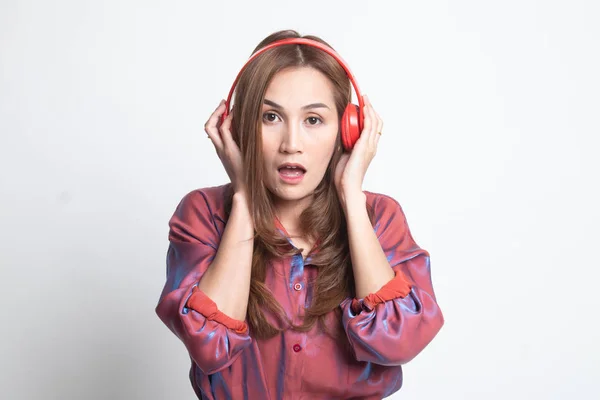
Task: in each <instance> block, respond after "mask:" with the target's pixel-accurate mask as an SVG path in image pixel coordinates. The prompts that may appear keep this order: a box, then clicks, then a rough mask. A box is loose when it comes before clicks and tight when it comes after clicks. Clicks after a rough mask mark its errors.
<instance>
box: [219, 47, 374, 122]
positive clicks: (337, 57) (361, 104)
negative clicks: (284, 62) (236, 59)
mask: <svg viewBox="0 0 600 400" xmlns="http://www.w3.org/2000/svg"><path fill="white" fill-rule="evenodd" d="M286 44H304V45H307V46H311V47H315V48H317V49H319V50H322V51H324V52H325V53H327V54H329V55H330V56H332V57H333V58H334V59H335V60H336V61H337V62H338V64H340V66H341V67H342V68H344V71H346V75H347V76H348V78H349V79H350V83H352V86H354V91H355V92H356V97H357V98H358V105H359V107H360V108H359V110H360V113H359V114H360V115H361V118H359V125H360V127H361V129H362V125H363V121H362V120H363V118H362V110H363V107H364V102H363V98H362V95H361V94H360V89H359V88H358V84H357V83H356V79H355V78H354V75H353V74H352V72H351V71H350V68H349V67H348V64H346V62H345V61H344V60H343V59H342V57H341V56H340V55H339V54H337V53H336V52H335V51H334V50H333V49H332V48H331V47H329V46H327V45H324V44H323V43H321V42H317V41H316V40H312V39H307V38H287V39H281V40H277V41H275V42H273V43H269V44H268V45H266V46H265V47H262V48H260V49H259V50H257V51H256V52H255V53H254V54H252V56H250V58H249V59H248V61H246V63H245V64H244V66H243V67H242V69H241V70H240V72H239V73H238V74H237V76H236V78H235V81H234V82H233V85H232V86H231V89H230V90H229V95H228V96H227V100H226V102H225V112H224V113H223V117H222V120H225V118H227V115H228V114H229V107H230V102H231V97H232V96H233V92H234V90H235V87H236V85H237V82H238V80H239V79H240V76H241V75H242V72H244V70H245V69H246V66H247V65H248V64H249V63H250V62H251V61H252V60H254V59H255V58H256V57H258V56H259V55H261V54H262V53H264V52H265V51H267V50H269V49H272V48H273V47H278V46H283V45H286Z"/></svg>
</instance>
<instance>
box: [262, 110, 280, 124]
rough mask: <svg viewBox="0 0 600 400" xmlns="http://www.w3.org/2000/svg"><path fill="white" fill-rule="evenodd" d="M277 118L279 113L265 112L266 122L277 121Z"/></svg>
mask: <svg viewBox="0 0 600 400" xmlns="http://www.w3.org/2000/svg"><path fill="white" fill-rule="evenodd" d="M277 118H278V117H277V114H274V113H272V112H266V113H264V114H263V120H264V121H266V122H275V121H276V120H277Z"/></svg>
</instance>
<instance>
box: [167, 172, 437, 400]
mask: <svg viewBox="0 0 600 400" xmlns="http://www.w3.org/2000/svg"><path fill="white" fill-rule="evenodd" d="M228 185H230V184H228ZM228 185H223V186H217V187H209V188H203V189H197V190H194V191H191V192H189V193H188V194H186V195H185V196H184V197H183V198H182V200H181V201H180V203H179V204H178V206H177V207H176V210H175V212H174V214H173V216H172V218H171V219H170V221H169V236H168V238H169V245H168V250H167V259H166V263H167V278H166V283H165V285H164V289H163V291H162V293H161V295H160V299H159V302H158V305H157V306H156V313H157V314H158V316H159V317H160V319H161V320H162V321H163V322H164V324H165V325H166V326H167V327H168V328H169V329H170V330H171V331H172V332H173V333H174V334H175V335H176V336H177V337H178V338H179V339H180V340H181V341H182V342H183V344H184V345H185V347H186V348H187V350H188V352H189V355H190V359H191V368H190V374H189V376H190V381H191V384H192V387H193V389H194V391H195V393H196V395H197V396H198V398H199V399H210V400H221V399H234V400H238V399H240V400H241V399H244V400H246V399H248V400H276V399H277V400H280V399H286V400H287V399H290V400H296V399H298V400H299V399H311V400H319V399H382V398H384V397H387V396H390V395H391V394H392V393H394V392H396V391H398V390H399V389H400V387H401V386H402V367H401V365H402V364H405V363H406V362H408V361H409V360H411V359H413V358H414V357H415V356H416V355H417V354H418V353H419V352H420V351H421V350H423V348H424V347H425V346H426V345H427V344H428V343H429V342H430V341H431V340H432V339H433V338H434V336H435V335H436V334H437V333H438V331H439V330H440V328H441V327H442V325H443V323H444V319H443V316H442V313H441V311H440V308H439V306H438V304H437V302H436V298H435V294H434V291H433V288H432V282H431V275H430V257H429V253H428V252H427V251H426V250H424V249H421V248H420V247H419V246H418V245H417V244H416V243H415V241H414V239H413V237H412V235H411V233H410V230H409V227H408V225H407V221H406V218H405V215H404V213H403V211H402V208H401V207H400V205H399V204H398V202H397V201H396V200H394V199H393V198H391V197H389V196H386V195H383V194H377V193H371V192H367V191H365V192H364V193H365V195H366V199H367V202H368V203H369V204H371V206H372V207H373V209H374V212H375V215H376V221H375V224H374V230H375V232H376V235H377V237H378V239H379V242H380V244H381V246H382V248H383V250H384V252H385V255H386V256H387V259H388V261H389V264H390V268H393V270H394V272H395V277H394V278H393V279H392V280H391V281H390V282H388V284H386V285H385V286H384V287H382V288H381V290H379V291H378V292H376V293H372V294H370V295H369V296H366V297H365V298H364V299H355V298H350V297H348V298H346V299H344V301H342V302H341V303H340V305H339V307H340V309H341V317H340V316H339V314H338V315H336V314H335V313H334V312H333V310H332V311H331V312H330V313H329V314H328V315H327V324H338V327H339V326H340V325H341V329H343V332H344V333H345V335H344V336H343V340H346V341H347V342H346V343H340V341H339V340H338V341H336V340H334V339H332V338H331V337H330V336H328V335H327V334H325V333H323V332H322V331H321V330H320V329H319V324H315V326H314V327H313V329H312V330H311V331H309V332H296V331H293V330H291V329H286V330H284V331H283V332H282V333H281V334H279V335H277V336H275V337H274V338H271V339H266V340H261V339H256V338H253V337H252V333H251V331H250V330H249V329H248V326H247V324H246V321H238V320H235V319H233V318H230V317H229V316H227V315H225V314H224V313H222V312H220V311H219V310H218V308H217V307H216V304H215V303H214V302H212V300H211V299H209V298H208V297H207V296H206V295H205V294H204V293H202V291H200V290H199V289H198V287H197V286H198V283H199V281H200V280H201V279H202V275H203V274H204V272H205V271H206V270H207V268H209V267H210V263H211V261H212V260H213V259H214V257H215V255H216V252H217V249H218V247H219V242H220V238H221V236H222V234H223V231H224V229H225V224H226V215H225V209H224V193H225V190H226V188H227V186H228ZM277 226H278V228H279V231H280V232H281V234H282V235H284V236H286V238H288V242H289V243H290V245H291V246H293V244H292V242H291V240H290V239H289V235H287V232H286V231H285V228H283V226H281V224H277ZM270 264H271V265H270V267H269V268H268V269H267V275H266V279H265V283H266V285H267V286H268V287H269V289H270V290H271V291H272V292H273V294H274V296H275V298H276V299H277V300H278V302H279V303H280V304H281V306H282V307H283V308H284V310H285V312H286V313H287V315H288V316H289V317H290V318H291V319H292V321H293V322H294V323H296V324H299V323H301V321H302V310H303V309H304V308H305V307H308V306H309V305H310V303H311V298H312V287H311V284H310V282H312V281H313V280H314V279H315V278H316V274H317V270H316V267H314V266H312V265H311V264H310V256H309V257H308V258H306V260H304V259H303V257H302V254H297V255H295V256H291V257H288V258H284V259H275V260H272V261H271V263H270ZM269 322H271V323H272V324H273V325H275V326H277V327H279V328H284V329H285V327H284V326H282V325H281V322H278V319H270V320H269Z"/></svg>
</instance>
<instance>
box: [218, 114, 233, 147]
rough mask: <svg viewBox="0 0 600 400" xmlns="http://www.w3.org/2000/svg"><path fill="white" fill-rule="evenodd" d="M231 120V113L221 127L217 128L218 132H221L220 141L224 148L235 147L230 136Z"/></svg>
mask: <svg viewBox="0 0 600 400" xmlns="http://www.w3.org/2000/svg"><path fill="white" fill-rule="evenodd" d="M232 120H233V113H229V115H228V116H227V118H225V121H223V124H221V127H220V128H219V132H221V139H222V140H223V144H225V146H236V144H235V142H234V140H233V137H232V135H231V121H232Z"/></svg>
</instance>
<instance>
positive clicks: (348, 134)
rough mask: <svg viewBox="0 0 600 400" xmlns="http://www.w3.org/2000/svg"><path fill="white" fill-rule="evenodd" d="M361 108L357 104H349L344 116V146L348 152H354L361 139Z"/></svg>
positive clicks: (342, 122)
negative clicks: (357, 142) (359, 114)
mask: <svg viewBox="0 0 600 400" xmlns="http://www.w3.org/2000/svg"><path fill="white" fill-rule="evenodd" d="M358 113H359V107H358V106H357V105H356V104H352V103H350V104H348V105H347V106H346V110H345V111H344V114H343V115H342V121H341V124H342V144H343V145H344V148H345V149H346V150H347V151H350V150H352V148H354V145H355V144H356V141H357V140H358V138H359V137H360V127H359V122H358V119H359V116H358Z"/></svg>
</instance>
